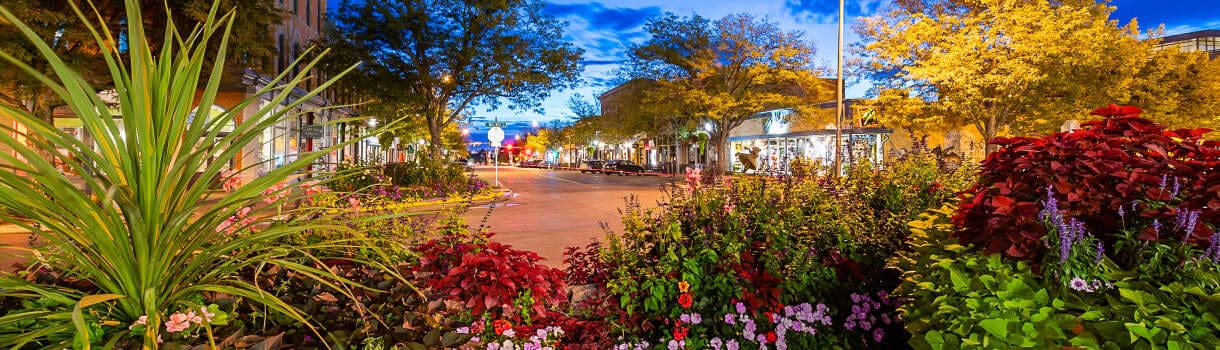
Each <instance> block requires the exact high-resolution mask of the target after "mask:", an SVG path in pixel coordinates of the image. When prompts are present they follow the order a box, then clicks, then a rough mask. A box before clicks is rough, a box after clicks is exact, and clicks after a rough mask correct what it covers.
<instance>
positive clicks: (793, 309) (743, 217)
mask: <svg viewBox="0 0 1220 350" xmlns="http://www.w3.org/2000/svg"><path fill="white" fill-rule="evenodd" d="M968 174H969V171H965V170H963V171H958V172H943V171H941V170H940V169H939V168H938V164H937V161H936V159H935V158H933V157H931V156H930V155H929V154H927V153H921V154H915V153H913V154H911V155H910V156H908V157H905V158H901V159H897V160H895V161H894V162H893V163H889V164H886V166H885V168H884V170H882V169H875V168H874V167H872V166H868V165H862V166H860V167H858V168H854V169H852V170H851V171H849V173H848V175H847V176H845V177H844V178H843V179H842V180H831V179H827V178H821V177H816V176H812V177H800V178H798V177H786V178H779V179H773V178H765V177H739V178H717V177H715V176H708V177H703V176H700V175H697V174H693V173H692V174H690V175H688V178H687V181H688V182H687V184H686V185H685V188H686V189H685V190H684V191H683V190H681V189H679V190H675V191H673V192H671V193H670V194H669V195H670V198H668V199H667V200H665V201H663V202H664V204H662V206H661V207H659V208H657V209H653V210H645V209H641V208H639V207H638V205H636V204H634V203H632V204H629V205H628V208H627V209H626V210H625V212H624V221H623V223H624V227H625V229H624V232H623V233H622V234H620V235H612V236H610V237H609V238H608V241H607V242H606V244H605V245H604V246H602V247H596V246H593V247H592V248H590V249H585V250H584V251H581V250H576V249H573V250H571V252H572V253H571V254H569V261H568V268H567V269H568V272H569V276H570V277H573V280H575V281H580V282H573V283H587V282H592V283H593V285H595V286H599V287H600V288H602V290H601V291H600V292H602V293H605V294H606V296H605V297H601V298H602V299H608V300H613V301H615V302H617V303H616V304H617V305H594V306H597V307H600V310H601V312H602V314H603V315H606V317H608V320H609V321H611V322H614V324H615V327H614V328H612V333H611V334H612V335H619V336H623V337H624V339H623V341H626V342H628V343H624V344H620V348H621V346H627V347H628V348H631V347H633V346H639V345H640V344H641V341H647V342H655V341H656V339H662V343H661V344H649V345H645V347H647V346H652V345H656V346H660V347H665V346H669V341H671V340H672V341H674V344H675V345H673V346H681V345H683V344H684V345H685V346H688V347H695V348H699V347H705V346H708V345H710V344H711V342H714V341H716V342H720V343H721V344H724V343H726V342H728V341H729V340H733V341H735V342H736V343H738V344H739V346H743V347H745V348H755V347H759V346H762V345H765V346H766V347H768V348H774V347H777V346H781V344H782V346H787V347H791V348H827V347H836V346H837V347H847V348H859V347H886V346H898V345H901V344H905V342H906V339H905V336H904V335H903V331H902V328H901V325H900V323H899V322H897V319H896V318H895V317H894V315H895V314H894V310H895V307H896V305H897V302H898V301H897V300H894V299H891V298H888V296H887V295H886V293H887V291H888V290H890V289H891V288H893V287H894V286H895V285H896V284H897V282H898V279H897V276H895V275H894V274H893V272H891V271H887V270H886V268H885V266H886V261H887V260H888V259H889V258H890V257H891V256H892V255H893V253H894V251H896V250H899V249H902V246H903V240H904V238H905V236H906V232H907V231H906V226H905V223H906V222H908V221H910V220H911V219H913V218H915V215H917V214H918V213H922V212H923V211H924V210H926V209H927V208H928V207H930V206H934V205H939V203H941V202H943V201H945V200H948V199H949V198H951V197H952V196H953V193H954V190H955V189H960V188H962V187H964V186H965V183H966V182H967V181H968ZM594 252H596V253H597V254H593V253H594ZM578 264H579V265H580V266H577V265H578ZM590 269H592V270H593V271H599V270H606V271H608V272H607V273H603V275H606V276H608V279H607V280H606V281H605V282H601V281H600V279H597V278H591V276H590V275H591V274H592V271H590ZM739 303H740V306H738V304H739ZM819 304H821V305H822V306H820V307H819V306H817V305H819ZM815 314H816V315H817V317H813V315H815ZM695 315H698V316H695ZM726 315H729V316H726ZM798 315H801V316H799V317H798ZM724 317H732V318H733V319H734V320H735V321H739V322H737V323H726V322H723V321H722V320H723V318H724ZM823 318H825V319H826V321H825V322H823V321H822V320H823ZM693 319H702V320H703V321H702V323H700V322H694V321H692V320H693ZM746 319H749V320H752V321H750V322H749V323H750V324H752V326H746V321H745V320H746ZM785 319H786V320H787V321H785ZM797 321H800V322H797ZM797 323H800V324H802V325H801V326H797V325H796V324H797ZM815 328H816V334H815V332H813V329H815ZM806 331H807V332H806ZM771 332H773V333H771ZM768 333H771V334H770V337H769V336H768ZM760 335H761V336H762V338H761V340H760V338H759V336H760Z"/></svg>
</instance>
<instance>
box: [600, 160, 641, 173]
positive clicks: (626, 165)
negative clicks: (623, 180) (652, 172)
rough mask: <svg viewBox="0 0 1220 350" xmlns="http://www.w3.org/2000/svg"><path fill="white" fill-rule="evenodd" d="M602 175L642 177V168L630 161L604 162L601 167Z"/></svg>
mask: <svg viewBox="0 0 1220 350" xmlns="http://www.w3.org/2000/svg"><path fill="white" fill-rule="evenodd" d="M602 173H605V174H619V175H632V174H634V175H644V167H642V166H639V165H637V164H635V163H632V162H631V161H630V160H626V159H623V160H612V161H609V162H606V165H605V166H603V167H602Z"/></svg>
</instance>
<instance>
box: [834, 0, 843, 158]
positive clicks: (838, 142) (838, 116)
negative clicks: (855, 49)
mask: <svg viewBox="0 0 1220 350" xmlns="http://www.w3.org/2000/svg"><path fill="white" fill-rule="evenodd" d="M843 2H844V0H839V52H838V54H837V55H836V57H835V58H836V59H835V71H836V73H837V75H838V78H837V80H838V90H836V91H835V169H834V177H836V178H838V177H839V173H840V172H842V171H843V170H842V169H843V156H842V155H841V154H839V153H841V152H842V150H843Z"/></svg>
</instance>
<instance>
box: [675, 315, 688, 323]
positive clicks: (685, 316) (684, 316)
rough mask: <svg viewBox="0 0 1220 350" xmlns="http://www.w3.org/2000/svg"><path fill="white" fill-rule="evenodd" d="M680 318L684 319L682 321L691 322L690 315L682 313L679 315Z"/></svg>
mask: <svg viewBox="0 0 1220 350" xmlns="http://www.w3.org/2000/svg"><path fill="white" fill-rule="evenodd" d="M678 320H680V321H682V323H690V315H688V314H682V315H680V316H678Z"/></svg>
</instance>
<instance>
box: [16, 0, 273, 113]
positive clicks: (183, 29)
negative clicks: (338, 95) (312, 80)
mask: <svg viewBox="0 0 1220 350" xmlns="http://www.w3.org/2000/svg"><path fill="white" fill-rule="evenodd" d="M73 3H77V4H81V3H87V4H92V5H93V6H94V8H96V9H97V12H96V15H97V17H94V14H95V13H94V12H92V10H91V9H85V13H86V14H87V15H88V16H89V18H92V19H96V20H99V21H100V22H101V23H90V22H88V21H82V20H80V18H78V17H77V15H76V13H75V12H74V11H73V9H72V4H73ZM135 3H138V4H140V5H142V8H143V9H144V10H145V11H144V15H145V23H144V25H145V26H147V27H149V28H156V29H158V30H155V31H153V32H149V33H145V35H146V37H147V38H148V39H149V46H150V47H151V48H152V49H153V50H157V49H158V48H160V47H161V46H162V45H163V43H164V42H165V41H166V40H165V36H164V34H165V32H163V31H160V29H161V28H164V27H165V26H166V25H168V24H170V23H171V22H170V20H172V23H173V24H174V25H175V27H176V30H177V32H178V33H189V32H190V31H191V30H192V29H193V28H194V27H195V26H198V25H200V24H201V23H203V22H205V21H206V20H207V19H208V14H209V12H210V11H209V10H210V9H212V8H213V6H216V7H217V8H220V9H226V10H227V9H233V8H236V9H237V12H236V14H235V17H236V18H235V21H234V24H233V26H232V29H231V31H230V32H231V34H230V36H229V47H228V48H227V49H228V52H229V53H230V55H231V56H233V57H238V58H239V59H241V60H243V61H244V62H247V63H256V62H258V60H261V59H262V58H265V57H269V56H271V55H272V54H273V53H274V50H275V47H274V42H273V41H272V40H271V33H270V31H268V30H267V27H268V26H269V25H272V24H276V23H279V22H280V21H281V18H282V14H281V13H280V11H279V9H278V8H276V5H275V4H273V3H271V2H268V1H262V0H220V1H213V0H185V1H163V0H139V1H136V2H135ZM4 6H5V7H6V8H7V9H8V10H9V11H10V12H12V13H13V15H14V16H15V17H16V18H21V19H23V20H24V23H25V24H26V25H27V26H29V28H30V29H31V30H33V31H34V33H33V34H34V35H37V36H38V38H40V39H41V40H42V41H43V42H46V43H47V44H48V47H50V49H51V50H52V51H54V52H55V53H56V54H57V55H58V56H59V57H60V58H61V59H62V60H63V61H64V63H65V64H67V65H69V66H70V67H72V68H73V69H75V70H76V71H77V72H78V73H80V77H82V78H84V79H85V80H86V81H88V82H89V83H90V86H93V87H96V88H98V89H101V88H103V87H107V86H113V85H114V82H113V81H112V79H113V77H112V76H111V75H110V74H108V73H107V63H106V60H105V57H104V55H103V53H102V50H100V49H99V46H98V45H97V43H96V42H95V40H94V37H93V35H92V34H91V33H90V30H89V28H88V27H87V23H89V24H93V25H97V26H104V27H105V28H108V29H110V31H111V32H114V33H118V32H121V30H122V28H123V27H124V25H125V24H124V21H125V19H126V18H127V17H126V15H127V12H126V11H125V6H126V2H125V1H118V0H94V1H91V2H75V1H43V0H40V1H32V0H7V1H4ZM216 44H217V42H213V43H212V45H211V46H210V47H208V48H206V49H208V50H210V54H209V55H207V56H205V58H204V59H205V60H206V61H208V62H206V63H209V64H210V63H213V62H212V61H211V60H212V57H214V55H215V53H216V47H217V45H216ZM0 51H3V52H6V53H8V54H10V55H12V56H13V57H14V58H15V59H17V60H18V61H20V62H21V63H23V64H25V65H27V66H29V67H31V68H33V69H34V70H35V71H37V72H38V73H40V74H43V75H46V76H50V77H55V76H56V74H57V72H56V71H55V69H54V67H53V65H52V64H51V63H50V61H49V60H47V59H46V58H45V57H44V56H43V55H42V54H41V53H40V52H39V51H38V48H36V47H35V46H34V45H30V44H28V41H27V40H26V36H25V34H24V33H22V32H21V30H20V29H18V27H17V26H14V25H10V24H8V23H5V24H4V25H3V26H0ZM0 77H3V79H0V103H4V104H7V105H9V106H10V107H12V108H22V109H25V110H26V111H27V112H30V113H31V114H33V115H35V116H39V117H41V118H43V120H44V121H47V122H48V123H49V122H51V119H50V118H51V110H52V109H53V108H55V107H58V106H63V105H65V104H66V101H64V100H63V99H62V98H60V96H59V95H58V94H57V93H56V92H55V91H53V90H52V89H50V88H49V87H46V86H45V85H44V84H42V83H41V82H40V81H39V80H38V79H37V78H36V77H35V76H34V75H31V74H28V73H25V72H23V71H22V69H21V68H20V67H18V66H17V65H15V64H9V63H8V62H3V63H0Z"/></svg>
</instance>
